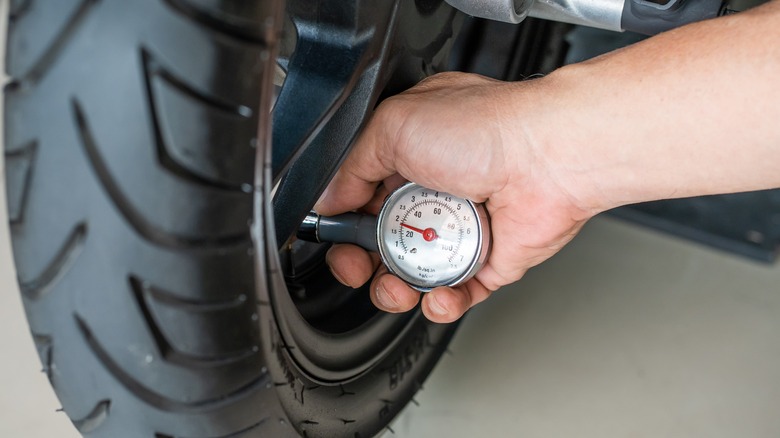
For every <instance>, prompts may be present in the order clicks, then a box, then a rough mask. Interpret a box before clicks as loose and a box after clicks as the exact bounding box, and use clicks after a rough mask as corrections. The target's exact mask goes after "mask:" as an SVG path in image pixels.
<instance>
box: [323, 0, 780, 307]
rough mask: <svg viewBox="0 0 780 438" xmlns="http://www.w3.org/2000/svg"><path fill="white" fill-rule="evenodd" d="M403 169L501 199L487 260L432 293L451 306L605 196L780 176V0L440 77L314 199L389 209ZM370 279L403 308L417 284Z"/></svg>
mask: <svg viewBox="0 0 780 438" xmlns="http://www.w3.org/2000/svg"><path fill="white" fill-rule="evenodd" d="M452 169H456V171H454V172H453V171H451V170H452ZM404 179H407V180H412V181H415V182H417V183H420V184H422V185H425V186H427V187H430V188H433V189H436V190H440V191H447V192H451V193H454V194H456V195H458V196H463V197H467V198H470V199H472V200H475V201H478V202H483V201H484V202H485V203H486V206H487V208H488V211H489V213H490V215H491V223H492V232H493V241H494V247H493V252H492V253H491V256H490V258H489V259H488V263H487V264H486V265H485V267H484V268H483V269H482V271H480V272H479V273H478V274H477V276H476V277H475V278H474V279H472V280H470V281H469V282H467V283H466V284H465V285H462V286H459V287H457V288H447V287H440V288H436V289H434V290H433V291H432V292H430V293H427V294H425V296H424V297H423V300H422V309H423V312H424V313H425V315H426V316H427V317H428V318H429V319H431V320H433V321H438V322H448V321H453V320H455V319H457V318H459V317H460V316H461V315H462V314H463V313H464V312H465V311H466V310H468V308H469V307H471V306H473V305H475V304H477V303H479V302H481V301H482V300H484V299H486V298H487V297H488V296H489V295H490V294H491V293H492V292H493V291H495V290H496V289H498V288H499V287H501V286H502V285H505V284H508V283H511V282H513V281H516V280H518V279H520V278H521V277H522V276H523V274H524V273H525V272H526V270H528V269H529V268H530V267H532V266H535V265H537V264H539V263H541V262H542V261H544V260H546V259H547V258H549V257H551V256H552V255H554V254H555V253H556V252H557V251H558V250H559V249H560V248H561V247H563V246H564V245H565V244H566V243H568V242H569V241H570V240H571V239H572V238H573V237H574V236H575V235H576V233H577V232H578V231H579V230H580V228H581V227H582V225H583V224H584V223H585V222H586V221H587V220H588V219H589V218H591V217H592V216H593V215H595V214H597V213H599V212H601V211H604V210H607V209H610V208H613V207H617V206H620V205H624V204H629V203H634V202H640V201H649V200H655V199H664V198H671V197H684V196H693V195H702V194H713V193H727V192H736V191H744V190H753V189H764V188H773V187H780V3H779V2H777V1H775V2H772V3H770V4H767V5H765V6H763V7H760V8H756V9H755V10H753V11H751V12H747V13H742V14H737V15H734V16H729V17H724V18H720V19H715V20H712V21H708V22H704V23H699V24H694V25H691V26H686V27H684V28H680V29H678V30H675V31H672V32H668V33H665V34H662V35H660V36H657V37H654V38H651V39H649V40H647V41H644V42H642V43H640V44H636V45H634V46H632V47H630V48H626V49H623V50H619V51H616V52H613V53H610V54H607V55H604V56H601V57H599V58H596V59H594V60H591V61H588V62H585V63H581V64H577V65H572V66H568V67H564V68H561V69H560V70H558V71H556V72H554V73H553V74H551V75H549V76H547V77H545V78H542V79H537V80H533V81H527V82H518V83H506V82H500V81H494V80H490V79H486V78H482V77H479V76H476V75H468V74H452V73H451V74H445V75H437V76H434V77H432V78H429V79H428V80H426V81H423V82H422V83H421V84H419V85H417V86H416V87H414V88H412V89H411V90H409V91H407V92H405V93H402V94H401V95H398V96H395V97H393V98H391V99H388V100H387V101H386V102H384V103H383V104H382V105H380V106H379V108H378V109H377V111H376V113H375V115H374V117H373V118H372V120H371V121H370V123H369V124H368V126H367V127H366V129H365V130H364V131H363V133H362V134H361V137H360V138H359V139H358V142H357V144H356V145H355V148H354V150H353V152H352V153H351V154H350V156H349V157H348V158H347V160H346V161H345V163H344V166H343V167H342V169H341V170H340V171H339V173H338V174H337V175H336V177H335V178H334V180H333V182H332V183H331V185H330V187H329V190H328V192H327V194H326V195H325V196H323V199H321V200H320V202H319V203H318V205H317V206H316V208H317V209H318V211H319V212H320V213H323V214H335V213H339V212H343V211H348V210H352V209H356V208H360V207H364V208H368V209H369V210H371V209H376V206H377V204H378V202H379V201H381V199H382V197H383V196H384V194H386V193H387V190H388V188H392V187H393V186H394V185H398V184H399V183H400V182H401V181H402V180H404ZM328 263H329V264H330V266H331V269H332V271H333V272H334V274H335V275H336V276H337V277H338V278H339V279H340V281H342V282H343V283H345V284H348V285H351V286H353V287H357V286H359V285H361V284H363V283H364V282H365V281H367V280H368V278H369V277H370V275H371V273H372V266H373V265H375V264H376V258H375V257H373V258H372V257H370V256H369V255H368V254H367V253H365V251H363V250H362V249H360V248H357V247H354V246H351V245H337V246H334V248H332V249H331V251H330V253H329V255H328ZM371 295H372V299H373V301H374V303H375V304H376V305H377V306H378V307H379V308H382V309H384V310H387V311H392V312H402V311H407V310H409V309H411V308H413V307H414V306H415V305H416V304H417V302H418V301H419V300H420V295H419V293H418V292H415V291H413V290H412V289H410V288H409V287H408V286H406V285H405V284H404V283H403V282H401V281H400V280H399V279H398V278H396V277H394V276H392V275H390V274H388V273H387V272H386V271H383V270H382V269H381V268H380V271H379V272H378V273H377V275H376V276H375V278H374V280H373V283H372V287H371Z"/></svg>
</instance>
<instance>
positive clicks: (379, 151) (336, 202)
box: [314, 105, 395, 216]
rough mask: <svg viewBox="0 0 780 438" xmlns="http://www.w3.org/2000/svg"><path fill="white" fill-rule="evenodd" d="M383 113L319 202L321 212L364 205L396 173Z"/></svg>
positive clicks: (374, 118) (341, 211)
mask: <svg viewBox="0 0 780 438" xmlns="http://www.w3.org/2000/svg"><path fill="white" fill-rule="evenodd" d="M380 108H381V105H380ZM380 113H381V111H379V109H378V110H377V113H376V114H375V115H374V117H372V118H371V120H370V121H369V123H368V125H366V128H365V129H364V130H363V132H362V133H361V134H360V136H359V137H358V139H357V141H356V142H355V146H354V147H353V149H352V151H351V152H350V153H349V155H348V156H347V158H346V160H345V161H344V163H343V164H342V166H341V168H340V169H339V170H338V172H337V173H336V175H335V176H334V177H333V180H332V181H331V182H330V184H329V185H328V187H327V188H326V189H325V192H324V193H323V194H322V196H321V197H320V199H319V201H317V204H316V205H315V206H314V210H316V211H317V213H319V214H321V215H324V216H331V215H335V214H339V213H343V212H346V211H350V210H354V209H356V208H358V207H362V206H363V205H365V204H366V203H368V202H369V201H370V200H371V198H372V197H373V196H374V192H375V191H376V188H377V185H378V184H379V183H380V182H381V181H382V180H384V179H385V178H387V177H389V176H391V175H393V174H395V168H394V165H393V163H392V158H390V159H388V157H392V156H393V154H392V153H388V150H389V149H392V147H393V144H392V142H391V141H389V139H388V136H387V134H386V132H387V131H386V129H387V127H386V125H385V123H384V122H383V121H382V120H381V119H382V117H377V116H378V115H379V114H380Z"/></svg>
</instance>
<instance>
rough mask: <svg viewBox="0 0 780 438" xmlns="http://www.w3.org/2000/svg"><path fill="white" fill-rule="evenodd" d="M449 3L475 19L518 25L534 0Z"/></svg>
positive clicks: (477, 0)
mask: <svg viewBox="0 0 780 438" xmlns="http://www.w3.org/2000/svg"><path fill="white" fill-rule="evenodd" d="M447 3H449V4H450V6H452V7H454V8H455V9H459V10H461V11H463V12H465V13H467V14H469V15H473V16H474V17H480V18H487V19H488V20H496V21H503V22H505V23H514V24H517V23H519V22H521V21H523V20H524V19H525V17H526V15H528V10H529V9H531V5H532V4H533V3H534V0H447Z"/></svg>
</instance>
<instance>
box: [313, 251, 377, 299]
mask: <svg viewBox="0 0 780 438" xmlns="http://www.w3.org/2000/svg"><path fill="white" fill-rule="evenodd" d="M325 262H326V263H327V264H328V267H329V268H330V272H331V273H332V274H333V276H334V277H336V280H338V281H339V283H341V284H343V285H346V286H349V287H351V288H353V289H357V288H359V287H360V286H362V285H364V284H366V282H367V281H368V280H369V279H370V278H371V274H373V273H374V271H375V270H376V268H377V266H379V255H378V254H376V253H369V252H368V251H366V250H364V249H363V248H361V247H359V246H356V245H348V244H343V245H333V246H332V247H331V248H330V249H329V250H328V253H327V254H326V255H325Z"/></svg>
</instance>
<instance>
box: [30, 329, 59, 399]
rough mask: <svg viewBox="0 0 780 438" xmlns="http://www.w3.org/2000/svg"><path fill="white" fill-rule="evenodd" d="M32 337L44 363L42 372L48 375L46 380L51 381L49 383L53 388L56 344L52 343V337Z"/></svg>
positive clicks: (37, 335)
mask: <svg viewBox="0 0 780 438" xmlns="http://www.w3.org/2000/svg"><path fill="white" fill-rule="evenodd" d="M32 336H33V342H34V343H35V349H36V350H38V355H39V356H40V357H41V362H42V363H43V369H42V370H41V372H43V373H45V374H46V378H47V379H49V383H50V384H51V385H52V387H53V386H54V381H53V380H52V372H53V367H52V365H53V363H54V355H53V349H54V344H53V342H52V339H51V336H47V335H40V334H37V333H33V334H32Z"/></svg>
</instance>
